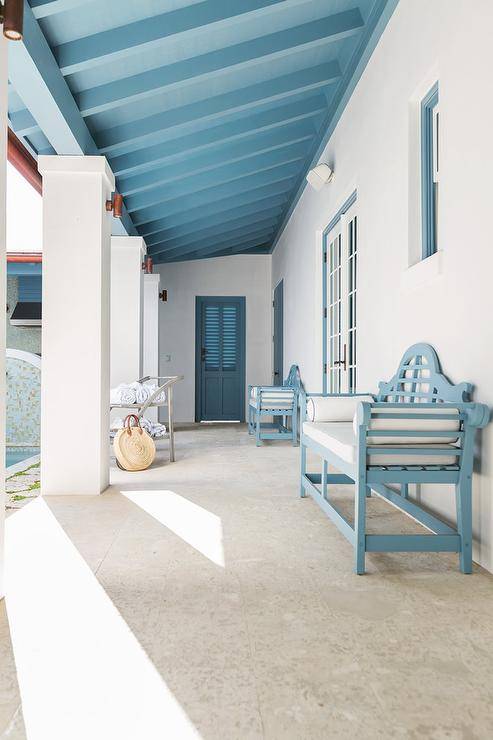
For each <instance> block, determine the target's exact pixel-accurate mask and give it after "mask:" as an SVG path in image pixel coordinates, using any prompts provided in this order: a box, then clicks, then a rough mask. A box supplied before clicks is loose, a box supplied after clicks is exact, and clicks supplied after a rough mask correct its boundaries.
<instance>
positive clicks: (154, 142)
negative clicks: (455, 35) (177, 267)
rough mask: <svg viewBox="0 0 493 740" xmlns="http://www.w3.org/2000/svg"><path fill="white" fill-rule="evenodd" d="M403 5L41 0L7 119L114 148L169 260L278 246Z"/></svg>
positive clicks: (132, 218) (15, 51)
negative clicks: (344, 111)
mask: <svg viewBox="0 0 493 740" xmlns="http://www.w3.org/2000/svg"><path fill="white" fill-rule="evenodd" d="M396 4H397V0H30V2H29V3H28V2H27V0H26V3H25V29H24V42H23V43H11V44H9V64H10V67H9V70H10V71H9V77H10V82H9V118H10V125H11V126H12V128H13V130H14V131H15V132H16V133H17V135H18V136H20V137H21V138H22V139H23V140H24V141H25V142H26V144H27V145H28V146H29V147H30V149H31V150H32V151H33V152H34V153H35V154H54V153H57V154H104V155H105V156H106V157H107V158H108V161H109V164H110V166H111V168H112V169H113V172H114V173H115V175H116V178H117V188H118V191H119V192H121V193H122V194H123V196H124V204H125V209H124V214H123V219H122V224H121V227H120V228H121V233H129V234H138V235H141V236H143V237H144V239H145V241H146V244H147V248H148V252H149V253H150V254H152V255H153V257H154V260H155V261H156V262H171V261H179V260H185V259H186V260H188V259H197V258H201V257H214V256H221V255H226V254H239V253H246V254H258V253H267V252H269V251H271V250H272V248H273V246H274V245H275V243H276V240H277V238H278V237H279V234H280V233H281V231H282V229H283V227H284V225H285V223H286V221H287V219H288V218H289V215H290V213H291V211H292V209H293V207H294V205H295V203H296V201H297V199H298V198H299V196H300V194H301V192H302V189H303V187H304V178H305V175H306V172H307V170H308V169H309V167H310V166H312V164H313V163H316V162H317V161H318V158H319V157H320V154H321V152H322V149H323V147H324V145H325V143H326V141H327V138H328V135H329V134H330V133H331V131H332V130H333V127H334V126H335V123H336V121H337V120H338V118H339V116H340V114H341V112H342V109H343V107H344V105H345V103H346V101H347V99H348V97H349V96H350V94H351V92H352V90H353V88H354V85H355V84H356V82H357V80H358V79H359V76H360V75H361V72H362V70H363V69H364V66H365V64H366V62H367V60H368V57H369V55H370V54H371V52H372V50H373V48H374V46H375V44H376V42H377V41H378V38H379V37H380V35H381V32H382V30H383V28H384V26H385V24H386V22H387V20H388V18H389V17H390V15H391V13H392V11H393V10H394V8H395V6H396Z"/></svg>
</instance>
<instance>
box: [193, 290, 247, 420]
mask: <svg viewBox="0 0 493 740" xmlns="http://www.w3.org/2000/svg"><path fill="white" fill-rule="evenodd" d="M195 368H196V371H195V378H196V382H195V391H196V392H195V419H196V421H244V420H245V297H244V296H240V297H222V296H220V297H216V296H197V299H196V359H195Z"/></svg>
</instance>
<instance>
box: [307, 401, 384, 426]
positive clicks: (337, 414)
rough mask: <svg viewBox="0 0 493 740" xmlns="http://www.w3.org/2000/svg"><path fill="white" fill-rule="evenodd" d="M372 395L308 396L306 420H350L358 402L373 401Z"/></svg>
mask: <svg viewBox="0 0 493 740" xmlns="http://www.w3.org/2000/svg"><path fill="white" fill-rule="evenodd" d="M374 400H375V399H374V398H373V396H323V397H317V398H308V400H307V403H306V416H307V419H308V421H352V420H353V418H354V414H355V413H356V409H357V407H358V404H359V403H361V402H362V401H368V402H369V403H373V401H374Z"/></svg>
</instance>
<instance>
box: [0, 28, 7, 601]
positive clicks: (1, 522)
mask: <svg viewBox="0 0 493 740" xmlns="http://www.w3.org/2000/svg"><path fill="white" fill-rule="evenodd" d="M0 121H1V122H2V125H1V126H0V249H1V251H2V254H3V255H5V250H6V246H5V241H6V234H5V200H6V160H7V41H6V39H5V38H4V37H3V36H1V37H0ZM6 294H7V280H6V260H5V258H4V259H2V260H0V305H2V306H5V303H6V300H7V295H6ZM0 323H1V325H0V599H1V598H2V597H3V596H4V593H5V592H4V534H5V321H2V322H0Z"/></svg>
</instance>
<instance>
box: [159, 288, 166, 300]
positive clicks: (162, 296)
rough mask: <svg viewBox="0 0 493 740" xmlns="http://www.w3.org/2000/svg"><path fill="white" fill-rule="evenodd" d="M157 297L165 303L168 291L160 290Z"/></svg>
mask: <svg viewBox="0 0 493 740" xmlns="http://www.w3.org/2000/svg"><path fill="white" fill-rule="evenodd" d="M159 297H160V299H161V300H162V302H163V303H166V301H167V300H168V291H167V290H162V291H161V292H160V294H159Z"/></svg>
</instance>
